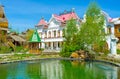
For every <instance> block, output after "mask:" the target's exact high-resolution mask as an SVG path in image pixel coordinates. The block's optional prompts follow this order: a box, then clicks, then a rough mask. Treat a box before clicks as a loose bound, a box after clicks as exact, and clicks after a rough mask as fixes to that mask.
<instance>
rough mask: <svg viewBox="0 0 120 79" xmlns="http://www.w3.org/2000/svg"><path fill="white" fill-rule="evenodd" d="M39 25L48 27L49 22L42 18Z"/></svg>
mask: <svg viewBox="0 0 120 79" xmlns="http://www.w3.org/2000/svg"><path fill="white" fill-rule="evenodd" d="M37 25H47V22H46V21H45V20H44V19H43V18H42V19H41V20H40V21H39V23H38V24H37Z"/></svg>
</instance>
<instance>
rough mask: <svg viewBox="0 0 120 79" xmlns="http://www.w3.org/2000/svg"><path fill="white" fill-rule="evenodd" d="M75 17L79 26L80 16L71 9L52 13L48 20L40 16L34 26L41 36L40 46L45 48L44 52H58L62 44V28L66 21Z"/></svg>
mask: <svg viewBox="0 0 120 79" xmlns="http://www.w3.org/2000/svg"><path fill="white" fill-rule="evenodd" d="M70 19H75V20H76V21H77V24H76V25H77V26H78V27H79V26H80V22H81V20H80V18H79V17H78V15H77V14H76V13H75V12H74V11H73V10H71V11H64V12H63V13H62V14H59V15H56V14H52V17H51V18H50V20H49V22H47V21H45V20H44V18H42V19H41V20H40V21H39V23H38V24H37V25H36V26H35V27H36V28H37V30H38V33H39V35H40V37H41V41H42V44H41V47H42V48H44V49H45V52H50V51H51V52H59V51H60V49H61V45H62V44H63V40H64V38H63V29H64V28H65V26H66V21H68V20H70Z"/></svg>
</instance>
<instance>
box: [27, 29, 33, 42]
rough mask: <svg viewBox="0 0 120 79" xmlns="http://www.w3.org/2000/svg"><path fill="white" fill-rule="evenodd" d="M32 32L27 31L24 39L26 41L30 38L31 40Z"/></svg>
mask: <svg viewBox="0 0 120 79" xmlns="http://www.w3.org/2000/svg"><path fill="white" fill-rule="evenodd" d="M33 32H34V30H28V31H27V34H26V39H27V41H29V40H30V38H31V36H32V34H33Z"/></svg>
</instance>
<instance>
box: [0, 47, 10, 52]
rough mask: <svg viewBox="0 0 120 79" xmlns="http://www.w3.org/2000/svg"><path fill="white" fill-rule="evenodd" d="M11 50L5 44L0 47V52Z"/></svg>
mask: <svg viewBox="0 0 120 79" xmlns="http://www.w3.org/2000/svg"><path fill="white" fill-rule="evenodd" d="M11 51H12V50H11V48H9V47H7V46H1V47H0V53H10V52H11Z"/></svg>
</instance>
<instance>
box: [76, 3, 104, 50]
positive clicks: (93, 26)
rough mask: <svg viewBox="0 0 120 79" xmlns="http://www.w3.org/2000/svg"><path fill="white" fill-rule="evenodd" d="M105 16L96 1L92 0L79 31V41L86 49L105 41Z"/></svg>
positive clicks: (99, 45)
mask: <svg viewBox="0 0 120 79" xmlns="http://www.w3.org/2000/svg"><path fill="white" fill-rule="evenodd" d="M104 21H105V20H104V16H103V15H102V14H101V10H100V8H99V7H98V6H97V4H96V3H95V2H92V3H91V4H90V5H89V7H88V9H87V12H86V15H85V22H84V23H82V25H81V28H80V31H79V34H78V35H79V37H80V38H79V40H80V41H79V43H80V46H81V47H83V49H85V50H91V48H92V47H93V46H94V45H97V47H98V48H100V47H101V46H103V45H104V44H105V43H104V42H103V41H104V40H105V32H104V28H103V26H104Z"/></svg>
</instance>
